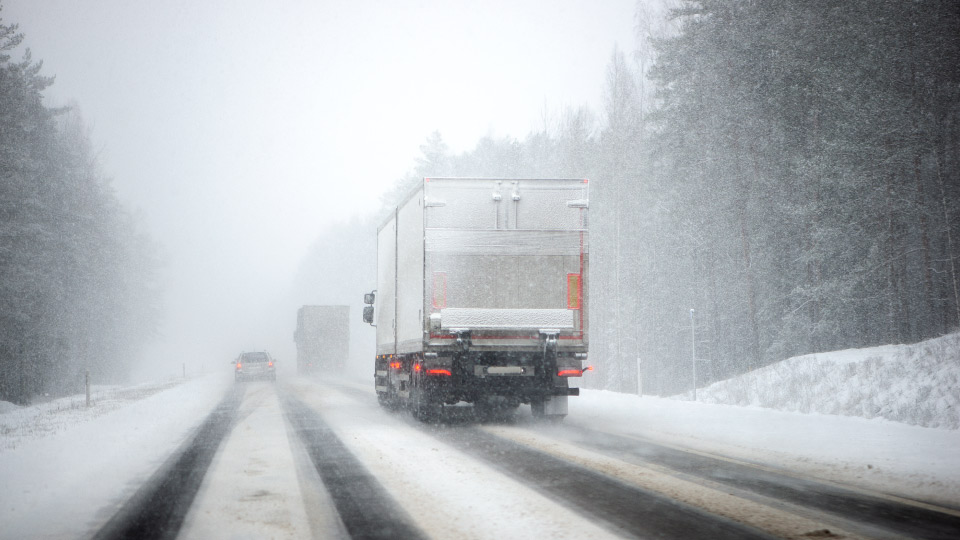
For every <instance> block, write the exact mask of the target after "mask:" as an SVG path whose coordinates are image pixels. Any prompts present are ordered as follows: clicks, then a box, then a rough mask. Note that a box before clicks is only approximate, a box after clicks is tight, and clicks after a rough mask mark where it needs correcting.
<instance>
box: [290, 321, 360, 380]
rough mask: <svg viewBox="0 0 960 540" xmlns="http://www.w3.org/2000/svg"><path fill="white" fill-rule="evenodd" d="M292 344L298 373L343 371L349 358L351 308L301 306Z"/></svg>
mask: <svg viewBox="0 0 960 540" xmlns="http://www.w3.org/2000/svg"><path fill="white" fill-rule="evenodd" d="M293 341H294V342H295V343H296V344H297V372H298V373H300V374H303V375H306V374H310V373H315V372H321V371H323V372H331V371H333V372H340V371H343V368H344V365H345V364H346V361H347V358H348V357H349V356H350V306H302V307H301V308H300V309H299V310H297V329H296V330H295V331H294V332H293Z"/></svg>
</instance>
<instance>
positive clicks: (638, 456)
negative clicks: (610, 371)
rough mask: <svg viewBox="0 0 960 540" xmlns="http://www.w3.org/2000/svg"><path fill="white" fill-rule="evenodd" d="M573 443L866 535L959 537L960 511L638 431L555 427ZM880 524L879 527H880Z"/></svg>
mask: <svg viewBox="0 0 960 540" xmlns="http://www.w3.org/2000/svg"><path fill="white" fill-rule="evenodd" d="M555 433H556V434H557V435H560V436H561V437H563V438H564V439H566V440H569V441H570V442H571V443H573V444H576V445H578V446H580V447H583V448H588V449H591V450H595V451H597V452H600V453H603V454H604V455H608V456H611V457H615V458H617V459H620V460H622V461H624V462H627V463H633V464H640V465H642V464H646V463H652V464H655V465H657V466H660V467H663V468H665V469H670V470H673V471H677V472H678V473H681V474H683V475H688V476H691V477H698V478H703V479H705V480H708V481H710V482H714V483H717V484H722V485H726V486H730V487H732V488H734V489H736V490H738V491H741V492H744V493H753V494H757V495H760V496H762V497H768V498H771V499H775V500H779V501H785V502H787V503H790V504H792V505H797V506H800V507H805V508H810V509H814V510H816V511H817V512H822V513H825V514H829V515H832V516H836V517H837V518H839V519H840V520H842V522H843V525H844V526H845V527H850V526H851V524H853V525H859V527H854V528H859V529H862V533H863V534H865V535H868V536H873V535H876V534H877V533H878V532H879V533H880V534H881V535H882V534H883V531H887V532H888V533H893V534H895V535H897V536H900V535H906V536H907V537H910V538H924V539H929V540H938V539H943V540H946V539H955V538H960V512H957V511H955V510H951V509H947V508H939V507H937V506H935V505H931V504H927V503H921V502H915V501H910V500H907V499H902V498H898V497H892V496H886V495H882V494H874V493H870V492H866V491H865V490H859V489H854V488H846V487H844V486H841V485H838V484H833V483H830V482H825V481H818V480H815V479H808V478H802V477H798V476H794V475H791V474H789V473H787V472H781V471H776V470H774V469H771V468H769V467H764V466H761V465H754V464H750V463H746V462H743V461H739V460H733V459H729V458H721V457H718V456H713V455H709V454H704V453H701V452H695V451H690V450H684V449H680V448H673V447H670V446H666V445H661V444H657V443H655V442H653V441H648V440H645V439H640V438H636V437H629V436H620V435H614V434H610V433H606V432H602V431H597V430H593V429H588V428H582V427H573V426H563V428H558V429H556V430H555ZM878 529H879V531H878Z"/></svg>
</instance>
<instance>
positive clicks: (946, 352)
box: [0, 334, 960, 538]
mask: <svg viewBox="0 0 960 540" xmlns="http://www.w3.org/2000/svg"><path fill="white" fill-rule="evenodd" d="M958 363H960V335H957V334H954V335H951V336H946V337H943V338H940V339H938V340H931V341H928V342H924V343H921V344H918V345H913V346H888V347H877V348H872V349H862V350H858V351H841V352H838V353H831V354H817V355H808V356H804V357H798V358H793V359H789V360H786V361H784V362H781V363H780V364H777V365H775V366H770V367H768V368H764V369H761V370H757V371H756V372H754V373H752V374H749V375H747V376H744V377H741V378H738V379H734V380H731V381H724V382H722V383H717V384H715V385H712V386H711V387H708V388H704V389H700V390H699V391H698V396H697V397H698V401H696V402H694V401H692V400H691V399H689V396H688V397H687V399H682V398H677V399H670V398H652V397H647V396H644V397H638V396H632V395H623V394H616V393H613V392H606V391H596V390H593V391H591V390H583V392H582V395H581V396H580V397H578V398H572V399H571V400H570V415H569V416H568V418H567V420H566V423H569V424H572V425H575V426H576V425H581V426H584V427H589V428H591V429H598V430H603V431H608V432H612V433H617V434H620V435H626V436H636V437H642V438H646V439H654V440H656V441H658V442H660V443H665V444H673V445H676V446H681V447H684V448H688V449H693V450H696V451H701V452H709V453H716V454H722V455H724V456H728V457H730V458H734V459H740V460H744V461H750V462H755V463H762V464H765V465H769V466H774V467H786V468H789V469H791V470H793V471H795V472H796V473H797V474H804V475H813V476H817V477H820V478H823V479H828V480H832V481H835V482H841V483H844V484H852V485H855V486H860V487H862V488H864V489H871V490H877V491H881V492H885V493H889V494H893V495H898V496H902V497H909V498H915V499H921V500H925V501H930V502H935V503H939V504H944V505H948V506H952V507H954V508H960V451H958V450H957V449H958V448H960V429H957V427H958V418H957V411H958V392H960V384H958V365H957V364H958ZM282 382H283V381H281V383H282ZM369 383H370V381H368V380H364V381H362V382H359V383H358V387H359V388H366V389H369V391H370V392H371V403H373V402H374V401H375V398H373V397H372V388H370V386H371V385H370V384H369ZM232 384H233V382H232V376H231V373H229V372H225V373H222V374H216V375H208V376H205V377H200V378H196V379H191V380H187V381H168V382H164V383H159V384H156V385H145V386H138V387H131V388H102V389H99V390H98V391H97V392H95V393H94V396H93V398H94V399H93V401H94V402H93V406H92V407H90V408H87V407H86V406H85V400H84V397H83V396H77V397H73V398H65V399H60V400H54V401H51V402H48V403H43V404H39V405H34V406H30V407H16V406H13V405H11V404H6V403H0V524H2V527H0V538H28V537H29V538H68V537H69V538H72V537H77V536H83V535H85V534H89V533H90V532H92V531H94V530H96V529H97V528H98V527H99V526H101V525H102V524H103V523H104V522H105V521H106V519H108V518H109V517H110V512H111V510H110V509H111V508H116V505H117V504H118V503H119V502H120V501H122V500H124V499H125V498H127V497H129V496H130V495H131V494H132V493H133V491H134V490H135V489H136V488H137V487H139V486H140V485H141V484H142V483H143V482H144V480H146V479H147V478H148V477H149V476H150V474H151V473H152V472H153V471H155V470H156V469H157V467H158V466H159V465H160V464H161V463H162V462H163V460H164V459H165V458H166V457H167V456H168V455H169V453H170V452H172V451H173V450H174V449H175V448H176V447H177V446H179V445H180V444H181V443H182V442H183V441H184V440H185V439H186V438H187V437H188V436H189V434H190V433H191V431H192V430H193V429H195V428H196V426H197V425H199V423H200V422H201V421H202V420H203V419H204V417H205V416H206V415H207V414H208V413H209V412H210V411H211V410H213V408H214V407H215V406H216V404H217V403H218V402H219V400H220V399H221V397H222V396H223V395H224V393H225V391H226V389H227V388H228V387H229V386H230V385H232ZM265 387H266V388H271V386H269V385H267V386H265ZM252 396H254V394H251V396H248V401H247V402H245V405H244V407H247V408H249V407H252V406H253V405H255V404H256V403H261V406H258V407H259V408H257V411H259V412H256V411H253V410H251V414H250V415H248V416H246V417H245V420H243V421H242V422H241V423H240V424H238V427H237V428H235V430H234V433H233V434H232V435H231V437H230V438H229V439H228V440H227V441H226V442H225V444H224V446H223V448H222V451H224V452H226V450H228V449H230V448H241V449H243V451H242V452H240V453H241V454H246V455H247V456H248V458H249V459H248V460H247V461H236V462H232V461H230V460H219V461H215V462H214V465H213V468H212V469H211V471H210V473H209V475H210V478H214V477H216V478H224V479H227V481H229V479H231V478H236V479H237V480H236V487H237V489H241V484H242V480H243V478H242V477H240V476H239V475H235V474H231V473H230V470H231V468H234V469H236V468H239V469H243V470H248V469H250V467H251V465H249V463H248V461H249V462H250V463H253V462H254V461H256V459H260V462H264V463H272V464H273V465H272V467H271V468H270V469H267V472H268V473H269V474H270V475H273V476H271V478H273V479H274V480H272V481H274V482H275V483H276V485H277V486H284V487H283V489H282V490H281V489H280V488H278V489H277V490H276V491H277V492H280V493H286V494H289V496H285V498H286V499H288V500H291V499H295V498H296V497H295V495H296V491H297V487H296V486H295V485H294V479H293V477H291V476H289V472H290V471H289V466H285V467H279V465H278V464H281V463H289V460H293V461H297V460H298V459H299V460H301V461H302V459H301V458H296V456H295V455H294V456H293V457H284V456H283V455H282V453H283V452H289V450H286V449H282V450H281V449H274V448H263V447H262V446H263V445H262V443H260V442H258V441H257V440H253V439H250V440H247V439H244V438H243V437H242V435H243V434H244V433H248V432H249V433H252V434H257V433H260V434H263V433H267V432H274V431H275V432H277V434H278V437H280V439H279V440H286V439H285V438H284V437H281V434H282V433H283V430H282V429H280V427H279V426H280V425H281V423H282V415H281V414H280V413H279V411H278V409H277V405H276V403H275V398H273V397H271V396H270V395H269V393H268V394H267V395H265V396H261V397H258V398H257V399H258V400H259V401H251V399H252ZM858 396H862V399H860V401H858ZM331 399H332V398H331ZM260 409H262V410H260ZM373 411H376V408H375V406H373ZM254 412H256V414H254ZM523 412H524V413H525V414H529V413H526V411H523ZM370 414H378V413H376V412H371V413H370ZM384 414H386V413H384ZM884 416H885V417H884ZM329 420H330V421H332V423H333V425H334V427H335V428H337V429H338V430H339V429H348V428H349V426H348V425H349V420H350V419H349V418H347V417H343V416H336V415H334V416H331V417H330V419H329ZM895 420H896V421H895ZM378 421H379V422H381V423H386V424H385V425H387V427H388V428H389V429H387V431H391V430H395V431H397V432H403V433H407V431H409V430H404V429H402V427H401V426H396V427H391V425H392V424H391V420H390V419H389V417H385V418H384V419H383V420H382V421H380V420H378ZM367 422H368V423H369V422H371V420H370V419H367ZM924 426H927V427H924ZM287 429H288V430H289V428H287ZM358 429H361V428H358ZM361 434H363V437H364V438H372V437H374V436H375V437H377V438H382V436H383V433H381V432H379V431H378V432H377V433H371V432H370V430H366V431H362V430H360V431H357V432H356V434H355V435H356V436H358V437H359V436H360V435H361ZM238 437H239V438H238ZM352 440H353V439H350V441H352ZM377 440H379V439H377ZM405 440H406V441H407V442H404V443H403V444H414V442H412V441H411V440H409V439H405ZM368 442H370V445H371V446H370V448H371V449H372V448H373V447H374V446H375V444H374V442H375V441H373V439H371V440H370V441H368ZM381 442H382V441H381ZM428 443H429V444H433V443H430V442H429V441H427V442H423V443H422V444H428ZM285 444H286V443H285ZM287 446H288V447H289V446H291V445H289V444H288V445H287ZM293 446H295V445H293ZM371 451H373V450H371ZM276 452H281V455H274V454H275V453H276ZM260 454H263V455H265V456H274V457H271V458H267V459H261V457H262V456H260ZM255 458H256V459H255ZM295 458H296V459H295ZM454 461H457V460H454ZM451 463H453V462H451ZM258 466H259V465H258ZM414 466H416V464H415V463H413V464H411V467H414ZM470 467H472V466H470ZM475 468H477V469H478V470H479V469H482V468H483V467H475ZM281 469H283V470H281ZM463 469H464V470H468V469H469V467H467V466H466V465H465V466H464V467H463ZM250 470H252V469H250ZM373 470H376V467H373ZM271 471H272V472H271ZM298 475H299V476H300V478H298V480H297V481H298V482H300V484H301V486H303V485H304V482H307V481H306V480H304V478H303V477H304V469H303V468H302V467H300V468H298ZM385 481H387V483H390V482H393V483H402V482H403V478H402V475H401V477H398V478H395V479H393V480H389V479H387V480H385ZM496 481H500V480H496ZM308 483H309V482H308ZM305 489H306V488H303V487H301V488H300V491H301V492H303V491H304V490H305ZM409 489H413V487H410V488H409ZM491 489H493V488H492V487H491ZM211 490H219V491H217V492H229V490H230V486H229V485H228V486H223V485H221V484H220V483H217V486H216V487H210V488H207V490H206V491H205V492H204V493H214V491H211ZM308 491H309V490H308ZM200 501H201V502H202V501H203V497H201V499H200ZM221 507H222V508H227V507H229V504H227V503H223V504H220V503H218V502H217V497H214V499H212V500H211V499H207V500H206V502H203V503H202V504H199V505H198V507H197V510H196V511H194V514H193V516H192V517H191V518H190V519H189V520H188V528H187V530H185V533H191V534H193V535H194V536H203V535H204V533H203V531H209V530H215V529H216V527H217V526H218V525H217V523H218V522H217V519H216V515H215V514H216V512H217V511H218V510H217V508H221ZM211 512H212V513H213V521H208V518H210V515H211V514H210V513H211ZM297 515H299V516H300V517H299V518H298V520H300V521H302V519H303V516H302V514H300V513H299V511H298V512H297ZM308 517H309V516H308ZM315 527H316V524H313V525H311V528H312V529H314V530H315ZM501 533H502V531H501V532H500V533H498V534H501ZM188 536H189V534H188ZM479 536H483V535H479Z"/></svg>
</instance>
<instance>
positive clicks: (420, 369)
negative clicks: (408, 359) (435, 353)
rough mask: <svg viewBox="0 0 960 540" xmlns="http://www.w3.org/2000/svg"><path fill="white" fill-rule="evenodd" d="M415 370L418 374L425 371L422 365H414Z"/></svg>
mask: <svg viewBox="0 0 960 540" xmlns="http://www.w3.org/2000/svg"><path fill="white" fill-rule="evenodd" d="M413 370H414V371H416V372H417V373H420V372H421V371H423V366H422V365H420V364H414V365H413Z"/></svg>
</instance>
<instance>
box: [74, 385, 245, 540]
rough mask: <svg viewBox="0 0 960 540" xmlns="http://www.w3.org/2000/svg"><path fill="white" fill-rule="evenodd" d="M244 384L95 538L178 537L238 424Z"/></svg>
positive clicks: (234, 391) (97, 539)
mask: <svg viewBox="0 0 960 540" xmlns="http://www.w3.org/2000/svg"><path fill="white" fill-rule="evenodd" d="M243 394H244V388H243V387H234V388H233V389H232V390H230V391H229V392H228V393H227V395H226V397H224V398H223V400H222V401H221V402H220V403H219V404H218V405H217V407H216V409H214V411H213V412H212V413H210V415H209V416H207V418H206V420H204V422H203V424H201V425H200V427H198V428H197V429H196V430H195V434H194V436H193V437H191V438H190V439H189V440H187V442H186V443H184V444H183V445H182V446H181V447H180V449H179V450H177V451H176V452H174V453H173V454H172V455H171V456H170V458H169V459H167V461H166V462H165V463H164V464H163V465H162V466H161V467H160V469H159V470H157V472H156V473H154V474H153V476H151V477H150V479H149V480H147V482H145V483H144V485H143V486H141V487H140V489H138V490H137V492H136V493H134V495H133V497H131V498H130V499H129V500H128V501H127V502H126V503H124V504H123V506H121V507H120V510H119V511H117V513H116V514H114V516H113V517H112V518H110V520H109V521H107V523H106V524H105V525H104V526H103V527H102V528H101V529H100V530H99V531H97V533H96V534H95V535H94V536H93V538H94V539H95V540H114V539H126V538H138V539H172V538H176V536H177V533H179V531H180V527H181V526H182V525H183V519H184V518H185V517H186V515H187V511H188V510H189V509H190V505H191V504H192V503H193V499H194V497H195V496H196V494H197V491H198V490H199V489H200V484H201V483H202V482H203V477H204V475H205V474H206V472H207V469H208V468H209V467H210V463H211V462H212V461H213V456H214V455H215V454H216V452H217V449H218V448H219V447H220V443H221V442H222V441H223V439H224V438H225V437H226V436H227V434H229V433H230V430H231V429H233V425H234V420H235V417H236V413H237V408H238V407H239V405H240V402H241V401H242V400H243Z"/></svg>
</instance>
